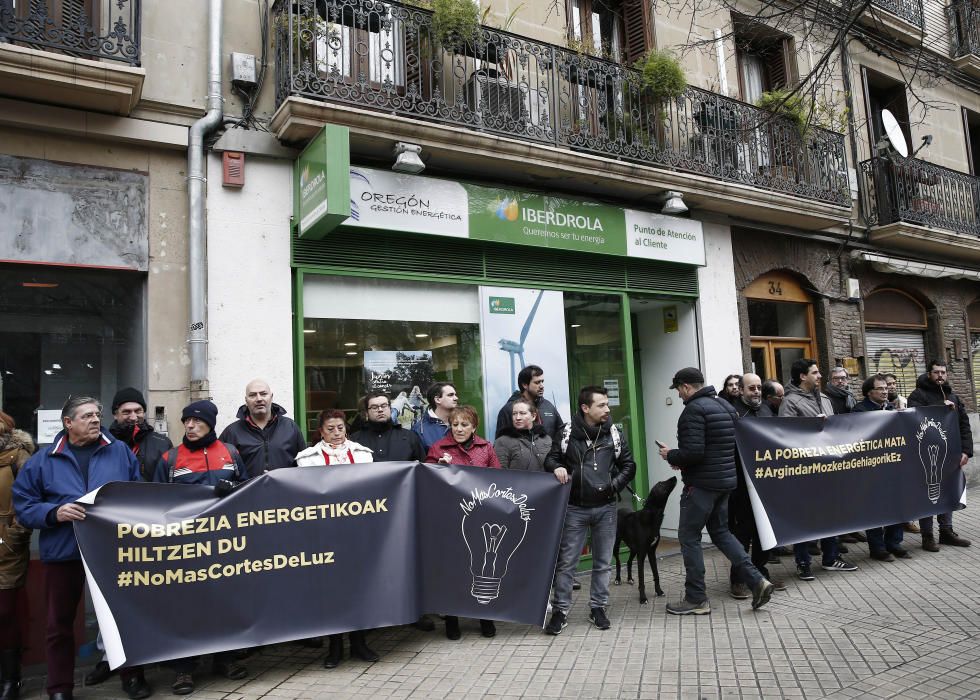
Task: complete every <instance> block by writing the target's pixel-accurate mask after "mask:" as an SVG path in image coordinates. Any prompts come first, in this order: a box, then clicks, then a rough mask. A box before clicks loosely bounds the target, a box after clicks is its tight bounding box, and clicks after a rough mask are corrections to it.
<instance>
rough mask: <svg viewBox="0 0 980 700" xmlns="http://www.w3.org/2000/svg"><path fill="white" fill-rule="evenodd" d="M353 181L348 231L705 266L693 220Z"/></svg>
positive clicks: (532, 196)
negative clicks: (375, 231) (362, 229)
mask: <svg viewBox="0 0 980 700" xmlns="http://www.w3.org/2000/svg"><path fill="white" fill-rule="evenodd" d="M331 172H333V171H331ZM349 181H350V219H348V220H347V221H346V222H344V223H345V225H347V226H363V227H365V228H372V229H380V230H385V231H407V232H413V233H426V234H432V235H437V236H452V237H455V238H473V239H476V240H481V241H494V242H497V243H512V244H518V245H530V246H538V247H542V246H543V247H546V248H557V249H560V250H574V251H579V252H584V253H599V254H604V255H622V256H629V257H635V258H645V259H649V260H662V261H665V262H677V263H686V264H690V265H704V264H705V257H704V234H703V231H702V229H701V222H699V221H694V220H691V219H681V218H678V217H674V216H665V215H662V214H655V213H652V212H644V211H638V210H634V209H622V208H620V207H614V206H610V205H608V204H599V203H596V202H587V201H582V200H578V199H571V198H568V197H558V196H553V195H547V194H540V193H536V192H526V191H522V190H512V189H502V188H493V187H484V186H482V185H472V184H469V183H461V182H456V181H453V180H441V179H438V178H431V177H421V176H418V175H405V174H401V173H394V172H391V171H388V170H375V169H373V168H361V167H354V168H351V169H350V178H349ZM300 235H302V233H301V234H300ZM496 313H510V312H506V311H497V312H496Z"/></svg>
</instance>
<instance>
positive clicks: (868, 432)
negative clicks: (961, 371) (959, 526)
mask: <svg viewBox="0 0 980 700" xmlns="http://www.w3.org/2000/svg"><path fill="white" fill-rule="evenodd" d="M735 437H736V441H737V443H738V452H739V456H740V458H741V463H742V469H743V470H744V474H745V478H746V485H747V487H748V490H749V498H750V499H751V501H752V511H753V513H754V515H755V521H756V526H757V527H758V530H759V538H760V540H761V542H762V546H763V547H764V548H765V549H771V548H773V547H775V546H776V545H783V544H794V543H797V542H808V541H810V540H816V539H820V538H822V537H832V536H834V535H839V534H841V533H843V532H855V531H857V530H865V529H868V528H873V527H880V526H882V525H891V524H897V523H903V522H908V521H909V520H916V519H918V518H921V517H925V516H927V515H935V514H937V513H949V512H951V511H953V510H957V509H959V508H962V507H964V505H965V504H966V479H965V477H964V475H963V470H962V469H960V466H959V464H960V433H959V427H958V423H957V416H956V412H955V411H953V410H950V409H949V408H947V407H945V406H934V407H927V408H915V409H908V410H905V411H869V412H866V413H849V414H845V415H840V416H829V417H827V418H758V419H755V420H739V421H736V424H735Z"/></svg>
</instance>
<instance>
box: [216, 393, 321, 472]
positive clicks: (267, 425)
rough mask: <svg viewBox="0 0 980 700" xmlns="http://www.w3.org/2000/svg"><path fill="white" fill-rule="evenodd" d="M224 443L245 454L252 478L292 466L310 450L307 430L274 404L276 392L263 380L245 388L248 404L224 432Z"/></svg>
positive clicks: (240, 410) (240, 409)
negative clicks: (303, 452) (298, 457)
mask: <svg viewBox="0 0 980 700" xmlns="http://www.w3.org/2000/svg"><path fill="white" fill-rule="evenodd" d="M218 439H219V440H220V441H221V442H223V443H226V444H230V445H234V446H235V447H237V448H238V451H239V452H240V453H241V455H242V459H243V460H244V461H245V466H246V468H247V469H248V476H249V478H252V477H253V476H258V475H260V474H263V473H265V472H267V471H271V470H272V469H281V468H282V467H292V466H293V465H294V464H295V463H296V455H298V454H299V453H300V452H302V451H303V450H305V449H306V447H307V444H306V439H305V438H304V437H303V431H301V430H300V429H299V426H298V425H296V423H294V422H293V421H292V420H291V419H289V418H287V417H286V409H285V408H283V407H282V406H280V405H279V404H277V403H273V401H272V389H271V388H269V384H268V383H267V382H266V381H264V380H262V379H253V380H252V381H250V382H249V383H248V384H247V385H245V405H244V406H241V407H240V408H239V409H238V420H236V421H235V422H234V423H232V424H231V425H229V426H228V427H227V428H225V429H224V430H223V431H222V432H221V436H220V437H219V438H218Z"/></svg>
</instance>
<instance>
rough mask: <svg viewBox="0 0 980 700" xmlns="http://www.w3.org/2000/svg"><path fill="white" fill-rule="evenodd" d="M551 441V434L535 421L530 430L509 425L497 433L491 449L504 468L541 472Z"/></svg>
mask: <svg viewBox="0 0 980 700" xmlns="http://www.w3.org/2000/svg"><path fill="white" fill-rule="evenodd" d="M551 443H552V438H551V435H548V434H547V433H546V432H545V428H544V426H542V425H539V424H537V423H535V424H534V425H532V426H531V429H530V430H518V429H517V428H515V427H514V426H513V425H510V426H505V427H504V429H503V430H501V431H500V432H499V433H497V439H496V440H494V441H493V451H494V452H496V453H497V459H499V460H500V466H501V467H503V468H504V469H522V470H524V471H530V472H543V471H544V463H545V460H547V459H548V453H549V452H550V451H551Z"/></svg>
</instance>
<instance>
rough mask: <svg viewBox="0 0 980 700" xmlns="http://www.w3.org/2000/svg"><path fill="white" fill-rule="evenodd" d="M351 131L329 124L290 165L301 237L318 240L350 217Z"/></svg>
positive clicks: (295, 210) (295, 213)
mask: <svg viewBox="0 0 980 700" xmlns="http://www.w3.org/2000/svg"><path fill="white" fill-rule="evenodd" d="M349 170H350V132H349V131H348V129H347V127H345V126H335V125H333V124H328V125H327V126H325V127H323V129H321V130H320V133H319V134H317V135H316V137H315V138H314V139H313V140H312V141H310V143H309V145H308V146H307V147H306V148H305V149H304V150H303V152H302V153H300V155H299V158H297V159H296V163H295V164H294V165H293V182H294V195H293V200H294V204H293V220H294V221H295V222H296V225H297V227H298V229H299V237H300V238H312V239H320V238H323V237H324V236H326V235H327V234H328V233H330V232H331V231H332V230H334V229H335V228H336V227H337V226H338V225H339V224H341V223H343V222H344V221H345V220H346V219H347V218H348V217H350V214H351V211H350V180H349V179H348V178H345V177H337V174H338V173H345V172H348V171H349Z"/></svg>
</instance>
